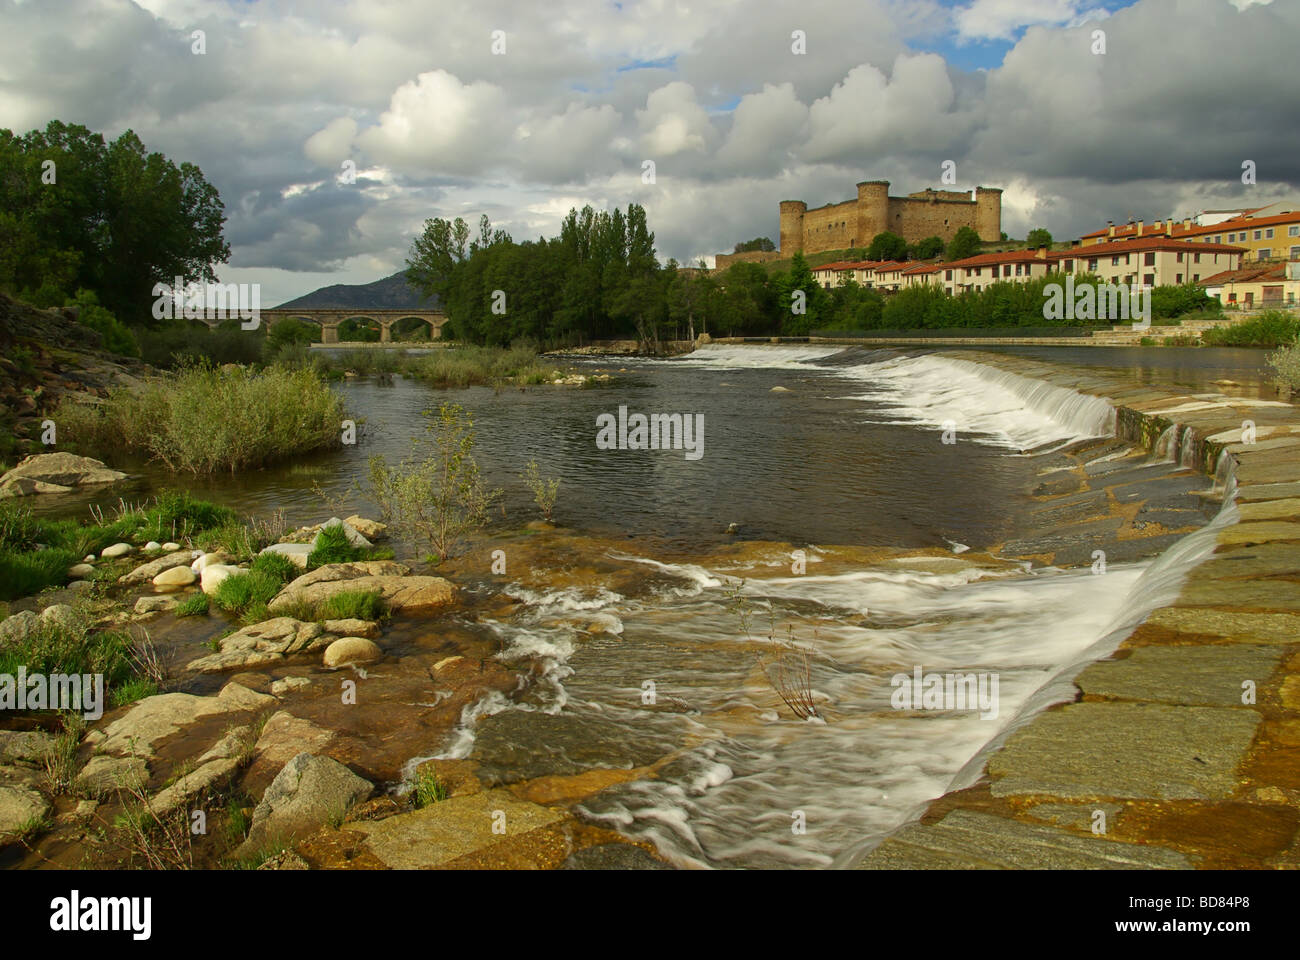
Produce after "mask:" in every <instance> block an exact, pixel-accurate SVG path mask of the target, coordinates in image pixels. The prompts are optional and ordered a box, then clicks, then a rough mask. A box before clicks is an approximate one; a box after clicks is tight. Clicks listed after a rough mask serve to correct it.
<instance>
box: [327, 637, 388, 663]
mask: <svg viewBox="0 0 1300 960" xmlns="http://www.w3.org/2000/svg"><path fill="white" fill-rule="evenodd" d="M383 655H384V652H383V651H382V650H380V649H379V647H378V645H376V644H375V642H374V641H373V640H367V639H366V638H365V637H342V638H340V639H338V640H335V641H334V642H333V643H331V644H330V645H329V646H328V647H326V648H325V656H324V658H323V662H324V664H325V666H327V667H342V666H345V665H346V664H349V663H368V662H370V661H371V660H378V659H379V658H380V657H382V656H383Z"/></svg>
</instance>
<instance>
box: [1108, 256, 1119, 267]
mask: <svg viewBox="0 0 1300 960" xmlns="http://www.w3.org/2000/svg"><path fill="white" fill-rule="evenodd" d="M1110 265H1111V266H1112V267H1118V266H1119V256H1118V255H1116V256H1113V257H1111V258H1110Z"/></svg>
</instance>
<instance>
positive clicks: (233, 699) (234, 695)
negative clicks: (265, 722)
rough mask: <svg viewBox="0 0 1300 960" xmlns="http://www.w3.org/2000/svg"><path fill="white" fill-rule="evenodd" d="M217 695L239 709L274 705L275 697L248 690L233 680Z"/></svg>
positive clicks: (257, 708)
mask: <svg viewBox="0 0 1300 960" xmlns="http://www.w3.org/2000/svg"><path fill="white" fill-rule="evenodd" d="M217 696H218V697H220V698H221V699H222V700H225V701H226V702H228V703H231V704H234V705H235V706H237V707H239V708H240V709H241V710H261V709H262V708H263V707H274V706H276V699H275V697H272V696H270V695H269V694H265V693H258V692H257V691H256V690H250V689H249V688H248V687H246V686H244V685H243V684H242V683H235V682H234V681H233V680H232V681H231V682H230V683H228V684H226V685H225V686H224V687H222V688H221V692H220V693H218V694H217Z"/></svg>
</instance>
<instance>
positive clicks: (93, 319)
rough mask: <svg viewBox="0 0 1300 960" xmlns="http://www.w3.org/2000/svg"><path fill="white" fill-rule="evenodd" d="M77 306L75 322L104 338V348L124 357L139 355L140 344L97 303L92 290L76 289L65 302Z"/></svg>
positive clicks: (115, 318) (133, 335)
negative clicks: (73, 295)
mask: <svg viewBox="0 0 1300 960" xmlns="http://www.w3.org/2000/svg"><path fill="white" fill-rule="evenodd" d="M65 305H66V306H69V307H76V308H77V322H78V323H80V324H81V325H82V326H86V327H89V328H90V329H92V330H94V331H96V332H97V333H98V334H99V335H100V336H101V337H103V339H104V349H105V350H108V351H110V352H112V353H117V354H121V355H122V356H126V357H138V356H140V344H139V343H138V342H137V341H136V339H135V334H133V333H132V332H131V331H130V330H129V329H127V327H126V326H125V325H124V324H123V323H121V321H119V320H118V319H117V317H115V316H114V315H113V314H112V313H110V312H109V311H108V310H105V309H104V308H103V307H101V306H100V305H99V300H98V298H96V296H95V294H94V292H93V291H90V290H78V291H77V295H76V297H74V298H72V299H69V300H68V301H67V303H66V304H65Z"/></svg>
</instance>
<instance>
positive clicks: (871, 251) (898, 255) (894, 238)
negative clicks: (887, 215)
mask: <svg viewBox="0 0 1300 960" xmlns="http://www.w3.org/2000/svg"><path fill="white" fill-rule="evenodd" d="M905 256H907V241H906V240H904V239H903V238H902V237H900V236H899V235H898V234H896V233H890V232H889V231H888V230H886V231H885V232H884V233H878V234H876V235H875V236H874V237H872V238H871V246H869V247H867V259H868V260H901V259H903V257H905Z"/></svg>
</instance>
